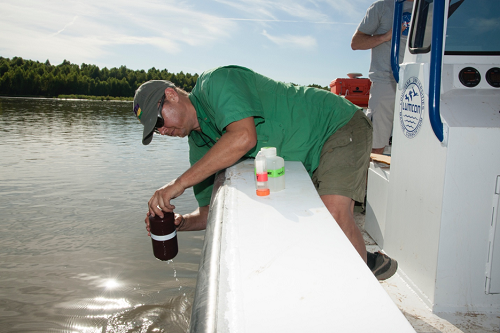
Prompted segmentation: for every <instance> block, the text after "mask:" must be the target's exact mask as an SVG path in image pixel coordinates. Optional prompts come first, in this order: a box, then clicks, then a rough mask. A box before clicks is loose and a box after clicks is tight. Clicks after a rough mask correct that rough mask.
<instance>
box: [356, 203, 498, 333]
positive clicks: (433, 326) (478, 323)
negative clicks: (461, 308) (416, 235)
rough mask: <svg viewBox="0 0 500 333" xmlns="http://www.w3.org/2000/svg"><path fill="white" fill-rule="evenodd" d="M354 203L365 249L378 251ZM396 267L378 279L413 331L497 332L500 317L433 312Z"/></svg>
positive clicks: (363, 216) (359, 210) (429, 332)
mask: <svg viewBox="0 0 500 333" xmlns="http://www.w3.org/2000/svg"><path fill="white" fill-rule="evenodd" d="M361 210H362V209H361V207H359V206H357V207H356V208H355V212H354V218H355V220H356V223H357V225H358V227H359V228H360V229H361V231H362V233H363V238H364V239H365V244H366V249H367V250H368V251H370V252H376V251H380V247H379V246H378V245H377V243H376V242H375V241H374V240H373V239H372V238H371V237H370V235H369V234H368V233H367V232H366V231H365V229H364V222H365V215H364V214H362V213H361ZM400 274H404V273H402V272H401V271H400V270H398V272H396V274H395V275H394V276H392V277H391V278H389V279H387V280H385V281H380V285H381V286H382V287H383V288H384V289H385V291H386V292H387V293H388V294H389V296H390V297H391V299H392V300H393V302H394V303H395V304H396V305H397V307H398V308H399V309H400V310H401V312H402V313H403V314H404V316H405V317H406V319H407V320H408V321H409V322H410V324H411V325H412V326H413V328H414V329H415V331H416V332H417V333H434V332H436V333H462V332H463V333H499V332H500V316H498V315H494V314H491V315H486V314H477V313H455V314H453V313H442V314H434V313H432V312H431V309H430V308H429V307H428V306H427V305H426V304H425V303H424V302H423V301H422V300H421V299H420V297H419V296H418V295H417V294H416V293H415V292H414V291H413V289H412V288H411V287H410V286H409V285H408V284H407V283H406V282H405V280H404V279H403V278H402V276H401V275H400Z"/></svg>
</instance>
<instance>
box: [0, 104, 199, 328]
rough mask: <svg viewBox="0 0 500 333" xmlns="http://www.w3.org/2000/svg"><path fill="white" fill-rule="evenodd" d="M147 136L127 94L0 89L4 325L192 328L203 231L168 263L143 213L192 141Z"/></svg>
mask: <svg viewBox="0 0 500 333" xmlns="http://www.w3.org/2000/svg"><path fill="white" fill-rule="evenodd" d="M141 134H142V126H141V125H140V124H139V123H138V121H137V120H136V119H135V118H134V117H133V116H132V111H131V103H130V102H128V103H125V102H91V101H61V100H50V99H49V100H45V99H17V98H16V99H14V98H0V156H1V159H0V331H2V332H186V330H187V329H188V326H189V317H190V314H191V302H192V299H193V296H194V287H195V284H196V275H197V270H198V262H199V255H200V249H201V246H202V243H203V235H204V234H203V232H190V233H180V234H179V254H178V255H177V257H176V258H175V259H174V260H173V261H169V262H161V261H158V260H156V259H155V258H154V256H153V253H152V247H151V240H150V239H149V237H147V235H146V232H145V229H144V217H145V212H146V210H147V201H148V200H149V198H150V197H151V195H152V194H153V192H154V190H155V189H156V188H158V187H160V186H161V185H163V184H165V183H166V182H168V181H170V180H171V179H173V178H175V177H176V176H178V175H179V174H180V173H181V172H182V171H183V170H185V169H186V168H187V167H188V157H187V155H188V153H187V141H186V140H185V139H177V138H168V139H167V138H155V139H154V140H153V142H152V143H151V144H150V145H149V146H143V145H142V144H141ZM174 203H175V205H176V206H177V208H178V212H183V213H185V212H190V211H192V210H193V209H194V208H195V207H196V202H195V200H194V197H193V194H192V191H190V190H188V191H186V193H185V194H184V195H183V196H182V197H181V198H179V199H176V201H174Z"/></svg>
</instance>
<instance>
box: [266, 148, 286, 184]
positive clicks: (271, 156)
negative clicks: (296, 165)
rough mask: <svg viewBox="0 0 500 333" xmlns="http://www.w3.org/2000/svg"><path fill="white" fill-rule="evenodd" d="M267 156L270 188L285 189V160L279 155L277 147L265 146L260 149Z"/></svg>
mask: <svg viewBox="0 0 500 333" xmlns="http://www.w3.org/2000/svg"><path fill="white" fill-rule="evenodd" d="M260 152H262V153H263V154H264V155H265V156H266V166H267V177H268V184H269V190H270V191H271V192H278V191H281V190H284V189H285V160H284V159H283V158H282V157H279V156H277V154H276V147H264V148H261V149H260Z"/></svg>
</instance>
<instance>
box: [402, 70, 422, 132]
mask: <svg viewBox="0 0 500 333" xmlns="http://www.w3.org/2000/svg"><path fill="white" fill-rule="evenodd" d="M423 119H424V89H423V88H422V83H421V82H420V80H419V79H418V78H416V77H414V76H412V77H410V78H409V79H408V80H407V81H406V83H405V86H404V89H403V93H402V94H401V99H400V101H399V121H400V122H401V128H402V129H403V133H404V135H405V136H406V137H407V138H409V139H412V138H414V137H415V136H416V135H417V134H418V131H419V130H420V127H421V126H422V120H423Z"/></svg>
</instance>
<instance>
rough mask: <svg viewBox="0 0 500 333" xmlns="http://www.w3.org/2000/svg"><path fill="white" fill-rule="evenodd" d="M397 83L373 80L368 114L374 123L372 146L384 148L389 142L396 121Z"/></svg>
mask: <svg viewBox="0 0 500 333" xmlns="http://www.w3.org/2000/svg"><path fill="white" fill-rule="evenodd" d="M395 98H396V83H395V82H393V83H385V82H373V83H372V86H371V88H370V99H369V101H368V110H367V113H366V115H367V116H368V118H370V119H371V121H372V123H373V146H372V148H384V147H385V146H387V145H388V144H389V139H390V137H391V133H392V124H393V122H394V100H395Z"/></svg>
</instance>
